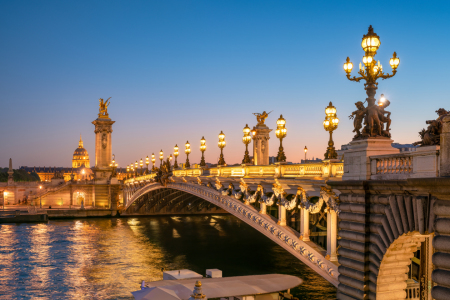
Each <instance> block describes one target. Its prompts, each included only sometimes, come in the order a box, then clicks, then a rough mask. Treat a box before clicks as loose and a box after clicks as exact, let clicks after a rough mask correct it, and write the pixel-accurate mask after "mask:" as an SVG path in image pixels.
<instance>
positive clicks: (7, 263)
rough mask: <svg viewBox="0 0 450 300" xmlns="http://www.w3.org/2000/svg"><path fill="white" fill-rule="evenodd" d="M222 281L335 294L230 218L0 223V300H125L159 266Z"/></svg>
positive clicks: (301, 293)
mask: <svg viewBox="0 0 450 300" xmlns="http://www.w3.org/2000/svg"><path fill="white" fill-rule="evenodd" d="M162 267H164V268H165V269H169V270H170V269H191V270H194V271H196V272H198V273H200V274H205V270H206V269H209V268H218V269H221V270H222V271H223V275H224V276H236V275H253V274H267V273H282V274H291V275H296V276H299V277H301V278H302V279H303V280H304V283H303V285H301V286H300V287H299V288H296V289H295V290H294V291H293V293H294V294H295V296H297V297H298V298H300V299H331V298H334V297H335V295H336V289H335V288H334V286H333V285H331V284H330V283H328V282H327V281H326V280H325V279H323V278H322V277H320V276H319V275H317V274H316V273H314V272H313V271H312V270H311V269H309V268H308V267H307V266H306V265H304V264H303V263H301V262H300V261H299V260H297V259H296V258H295V257H293V256H292V255H290V254H289V253H288V252H287V251H285V250H284V249H283V248H281V247H280V246H278V245H277V244H275V243H274V242H272V241H271V240H269V239H268V238H266V237H265V236H264V235H262V234H261V233H259V232H257V231H256V230H255V229H253V228H251V227H250V226H248V225H247V224H245V223H243V222H241V221H240V220H238V219H237V218H235V217H233V216H228V215H227V216H224V215H213V216H181V217H142V218H118V219H79V220H68V221H66V220H65V221H62V220H61V221H56V220H55V221H50V222H48V224H17V225H16V224H7V225H0V299H35V298H39V299H133V297H132V295H131V294H130V292H131V291H134V290H138V289H139V284H140V282H141V281H142V280H146V281H151V280H161V279H162V273H161V268H162Z"/></svg>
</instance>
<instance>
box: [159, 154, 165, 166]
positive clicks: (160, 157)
mask: <svg viewBox="0 0 450 300" xmlns="http://www.w3.org/2000/svg"><path fill="white" fill-rule="evenodd" d="M163 159H164V152H163V151H162V149H161V151H159V160H160V161H161V162H160V164H159V168H161V167H162V161H163Z"/></svg>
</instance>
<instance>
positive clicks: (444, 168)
mask: <svg viewBox="0 0 450 300" xmlns="http://www.w3.org/2000/svg"><path fill="white" fill-rule="evenodd" d="M439 156H440V157H439V159H440V173H439V175H440V176H441V177H449V176H450V115H447V116H446V117H444V118H443V119H442V133H441V148H440V151H439Z"/></svg>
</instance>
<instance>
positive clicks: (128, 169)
mask: <svg viewBox="0 0 450 300" xmlns="http://www.w3.org/2000/svg"><path fill="white" fill-rule="evenodd" d="M129 175H130V166H129V165H127V179H128V176H129Z"/></svg>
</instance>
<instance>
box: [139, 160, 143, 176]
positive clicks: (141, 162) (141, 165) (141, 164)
mask: <svg viewBox="0 0 450 300" xmlns="http://www.w3.org/2000/svg"><path fill="white" fill-rule="evenodd" d="M139 166H140V167H141V174H140V175H142V167H143V166H144V162H143V161H142V158H141V160H140V161H139Z"/></svg>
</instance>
